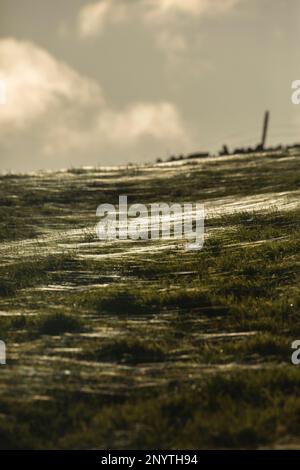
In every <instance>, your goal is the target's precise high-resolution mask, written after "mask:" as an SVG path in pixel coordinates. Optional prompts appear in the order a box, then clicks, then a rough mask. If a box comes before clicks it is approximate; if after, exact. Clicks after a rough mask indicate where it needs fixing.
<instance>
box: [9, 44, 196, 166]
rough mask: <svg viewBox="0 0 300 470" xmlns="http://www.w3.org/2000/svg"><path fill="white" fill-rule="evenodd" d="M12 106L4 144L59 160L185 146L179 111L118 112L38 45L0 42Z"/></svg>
mask: <svg viewBox="0 0 300 470" xmlns="http://www.w3.org/2000/svg"><path fill="white" fill-rule="evenodd" d="M1 78H2V79H5V81H6V87H7V104H6V105H4V106H1V108H0V136H1V139H2V143H3V142H6V144H7V145H11V144H12V143H13V142H14V139H16V140H18V142H20V141H22V139H24V141H26V142H27V143H28V145H29V146H32V147H34V148H35V152H36V153H40V154H42V153H44V154H46V155H47V156H52V157H55V158H56V159H58V160H59V159H60V158H62V159H63V158H64V155H65V154H66V152H70V151H75V152H76V151H85V152H86V153H87V154H88V152H89V151H91V150H95V149H99V150H101V148H103V147H105V148H107V146H110V148H111V149H113V148H115V149H117V148H120V147H122V146H134V145H138V144H139V143H140V142H141V141H142V140H143V139H144V138H150V139H152V140H153V141H156V142H159V141H160V142H163V143H167V142H174V144H176V142H177V143H178V142H181V143H182V142H185V141H186V139H187V137H186V131H185V128H184V125H183V123H182V121H181V118H180V115H179V113H178V111H177V109H176V107H175V106H174V105H173V104H172V103H168V102H156V103H153V102H141V103H139V102H138V103H132V104H131V105H130V106H128V107H127V108H125V109H113V108H112V107H111V106H110V105H109V104H108V103H107V102H106V101H105V99H104V97H103V92H102V88H101V86H100V85H99V84H98V82H96V81H94V80H91V79H90V78H88V77H84V76H81V75H80V74H79V73H77V72H76V71H74V70H73V69H72V68H70V67H69V66H67V65H66V64H64V63H62V62H59V61H58V60H56V59H55V58H54V57H53V56H51V55H50V54H49V53H48V52H46V51H45V50H43V49H41V48H39V47H37V46H36V45H34V44H33V43H29V42H23V41H17V40H15V39H3V40H0V79H1Z"/></svg>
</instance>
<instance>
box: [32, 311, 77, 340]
mask: <svg viewBox="0 0 300 470" xmlns="http://www.w3.org/2000/svg"><path fill="white" fill-rule="evenodd" d="M82 329H83V327H82V324H81V322H80V321H79V320H78V319H77V318H75V317H74V316H71V315H65V314H63V313H54V314H50V315H47V316H45V317H44V318H42V319H40V320H39V321H38V325H37V331H38V333H39V334H41V335H60V334H63V333H78V332H80V331H82Z"/></svg>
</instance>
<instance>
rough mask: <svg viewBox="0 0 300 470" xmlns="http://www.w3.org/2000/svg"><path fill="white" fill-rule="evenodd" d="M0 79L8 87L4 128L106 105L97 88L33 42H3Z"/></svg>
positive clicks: (2, 117) (0, 120) (0, 115)
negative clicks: (62, 111) (60, 109)
mask: <svg viewBox="0 0 300 470" xmlns="http://www.w3.org/2000/svg"><path fill="white" fill-rule="evenodd" d="M0 76H2V77H3V79H5V82H6V87H7V104H6V105H5V106H4V107H2V108H1V113H0V123H1V126H13V127H22V126H28V125H29V124H30V123H31V122H32V121H34V120H36V119H38V118H40V117H41V116H42V115H43V114H45V113H46V112H49V110H55V109H57V108H58V107H61V106H62V105H64V106H68V104H69V105H71V104H72V105H73V103H75V104H76V106H90V105H93V106H94V105H95V104H97V105H98V106H99V105H102V104H103V97H102V91H101V89H100V88H99V86H98V84H97V83H96V82H95V81H93V80H90V79H88V78H85V77H82V76H80V75H79V74H78V73H76V72H75V71H74V70H72V69H71V68H70V67H68V66H67V65H65V64H64V63H62V62H59V61H57V60H56V59H54V58H53V57H52V56H51V55H50V54H49V53H48V52H46V51H44V50H42V49H40V48H38V47H36V46H34V45H33V44H32V43H30V42H25V41H17V40H15V39H2V40H0Z"/></svg>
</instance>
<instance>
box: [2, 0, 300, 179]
mask: <svg viewBox="0 0 300 470" xmlns="http://www.w3.org/2000/svg"><path fill="white" fill-rule="evenodd" d="M299 23H300V0H101V1H94V2H90V1H88V0H87V1H84V0H56V1H55V0H52V1H50V0H0V80H4V81H5V83H6V100H7V101H6V104H5V105H3V104H2V105H0V169H1V170H13V171H27V170H35V169H41V168H65V167H75V166H82V165H97V164H98V165H107V164H108V165H111V164H120V163H127V162H145V161H153V160H155V159H156V158H157V157H162V158H165V157H167V156H169V155H170V154H174V153H175V154H179V153H189V152H194V151H197V150H212V151H214V150H217V149H218V148H220V147H221V145H222V144H223V143H225V142H226V143H227V144H228V145H229V146H233V145H243V144H245V145H248V144H254V143H257V141H258V140H259V139H260V134H261V125H262V118H263V112H264V110H265V109H270V111H271V121H270V137H269V140H268V143H270V144H277V143H280V142H283V143H286V142H293V141H300V132H299V131H300V105H299V106H295V105H293V104H292V103H291V82H292V81H293V80H296V79H300V60H299V55H300V28H299V26H300V25H299Z"/></svg>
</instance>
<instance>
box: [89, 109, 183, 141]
mask: <svg viewBox="0 0 300 470" xmlns="http://www.w3.org/2000/svg"><path fill="white" fill-rule="evenodd" d="M98 127H99V130H100V132H101V133H102V134H103V135H105V136H106V137H107V138H109V139H112V140H113V141H115V139H116V138H117V139H119V142H120V144H121V145H123V144H124V143H132V142H134V141H136V140H137V139H140V138H142V137H147V136H148V137H153V138H155V139H158V140H163V139H165V138H168V139H175V140H177V141H178V139H179V140H182V141H184V140H185V132H184V128H183V125H182V122H181V119H180V116H179V113H178V111H177V109H176V107H175V106H174V105H172V104H171V103H168V102H161V103H136V104H133V105H131V106H129V107H128V108H127V109H125V110H124V111H121V112H113V111H108V112H106V113H104V114H102V115H101V116H100V118H99V122H98Z"/></svg>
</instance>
